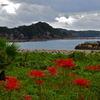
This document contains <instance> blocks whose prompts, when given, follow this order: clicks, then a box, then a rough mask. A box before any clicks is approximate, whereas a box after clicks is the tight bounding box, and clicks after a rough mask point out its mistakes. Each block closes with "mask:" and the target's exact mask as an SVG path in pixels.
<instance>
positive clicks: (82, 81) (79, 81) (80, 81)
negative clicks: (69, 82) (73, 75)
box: [73, 79, 90, 87]
mask: <svg viewBox="0 0 100 100" xmlns="http://www.w3.org/2000/svg"><path fill="white" fill-rule="evenodd" d="M73 84H76V85H80V86H82V87H86V86H90V85H89V83H88V81H87V80H85V79H75V80H74V82H73Z"/></svg>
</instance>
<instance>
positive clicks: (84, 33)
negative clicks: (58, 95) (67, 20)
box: [65, 30, 100, 37]
mask: <svg viewBox="0 0 100 100" xmlns="http://www.w3.org/2000/svg"><path fill="white" fill-rule="evenodd" d="M65 32H68V33H71V34H72V35H73V37H100V31H94V30H87V31H74V30H65Z"/></svg>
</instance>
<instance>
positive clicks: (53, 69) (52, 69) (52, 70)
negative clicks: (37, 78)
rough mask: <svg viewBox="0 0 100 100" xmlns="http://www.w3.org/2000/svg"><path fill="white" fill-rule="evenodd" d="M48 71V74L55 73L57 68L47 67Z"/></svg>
mask: <svg viewBox="0 0 100 100" xmlns="http://www.w3.org/2000/svg"><path fill="white" fill-rule="evenodd" d="M48 72H49V74H50V75H57V72H58V70H57V69H56V68H55V67H49V68H48Z"/></svg>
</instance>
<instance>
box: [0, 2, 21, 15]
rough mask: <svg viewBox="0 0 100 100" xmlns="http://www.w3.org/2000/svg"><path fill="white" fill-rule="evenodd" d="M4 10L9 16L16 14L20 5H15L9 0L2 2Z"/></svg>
mask: <svg viewBox="0 0 100 100" xmlns="http://www.w3.org/2000/svg"><path fill="white" fill-rule="evenodd" d="M0 4H1V7H2V10H5V11H6V12H7V13H9V14H16V10H17V9H18V8H19V7H20V5H21V4H20V3H16V4H15V3H13V2H11V1H9V0H0Z"/></svg>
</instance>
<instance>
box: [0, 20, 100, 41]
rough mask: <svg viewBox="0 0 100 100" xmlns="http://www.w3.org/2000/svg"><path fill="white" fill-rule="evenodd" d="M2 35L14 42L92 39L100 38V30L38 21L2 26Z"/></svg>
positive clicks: (0, 34)
mask: <svg viewBox="0 0 100 100" xmlns="http://www.w3.org/2000/svg"><path fill="white" fill-rule="evenodd" d="M0 37H4V38H6V39H7V40H8V41H14V42H26V41H43V40H54V39H90V38H95V37H97V38H100V31H92V30H87V31H74V30H66V29H62V28H53V27H52V26H50V25H49V24H48V23H45V22H38V23H36V24H31V25H29V26H26V25H23V26H18V27H14V28H7V27H0Z"/></svg>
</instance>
